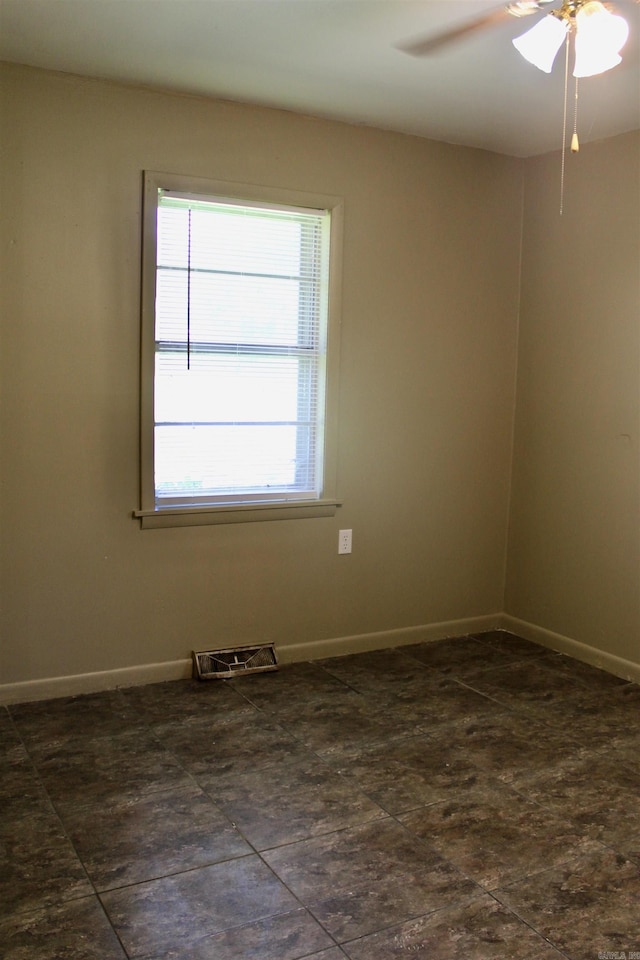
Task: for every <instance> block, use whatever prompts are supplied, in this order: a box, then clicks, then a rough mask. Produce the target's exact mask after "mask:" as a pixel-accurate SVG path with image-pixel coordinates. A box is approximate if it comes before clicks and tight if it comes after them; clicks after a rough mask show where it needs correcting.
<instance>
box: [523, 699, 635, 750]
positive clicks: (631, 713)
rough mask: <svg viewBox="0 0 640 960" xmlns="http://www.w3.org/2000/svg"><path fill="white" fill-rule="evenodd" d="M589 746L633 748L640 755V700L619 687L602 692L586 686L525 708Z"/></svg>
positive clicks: (528, 712)
mask: <svg viewBox="0 0 640 960" xmlns="http://www.w3.org/2000/svg"><path fill="white" fill-rule="evenodd" d="M521 712H526V714H527V715H529V716H531V717H532V718H534V719H535V720H537V721H540V722H542V723H546V724H548V725H549V726H550V727H553V728H555V729H556V730H565V731H566V732H567V734H568V735H569V736H570V737H571V738H572V739H573V740H575V741H576V743H578V744H580V745H581V746H585V747H591V748H593V747H622V746H625V745H629V746H630V747H633V749H634V751H635V752H636V754H637V755H640V724H639V723H638V716H639V712H640V701H638V702H634V699H633V697H631V696H629V697H625V696H624V694H623V692H622V691H621V690H619V689H618V688H616V689H614V690H611V691H609V692H607V693H606V694H604V695H603V694H602V692H595V691H593V690H589V689H588V688H586V687H585V689H584V690H583V691H582V692H581V693H579V694H577V695H576V696H573V697H571V698H570V699H568V700H561V701H558V702H556V703H535V702H534V703H529V704H527V706H526V708H525V710H524V711H521Z"/></svg>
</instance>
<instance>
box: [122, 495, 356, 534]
mask: <svg viewBox="0 0 640 960" xmlns="http://www.w3.org/2000/svg"><path fill="white" fill-rule="evenodd" d="M341 505H342V501H340V500H298V501H286V502H285V501H280V502H272V503H235V504H230V503H229V504H225V505H224V506H206V507H205V506H202V507H201V506H198V507H176V506H170V507H158V508H157V509H156V510H135V511H134V513H133V516H134V517H136V519H138V520H140V526H141V528H142V529H143V530H155V529H158V528H159V527H200V526H206V525H208V524H213V523H252V522H253V523H255V522H256V521H264V520H305V519H308V518H311V517H333V516H335V512H336V509H337V508H338V507H340V506H341Z"/></svg>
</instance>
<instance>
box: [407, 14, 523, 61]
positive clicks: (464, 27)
mask: <svg viewBox="0 0 640 960" xmlns="http://www.w3.org/2000/svg"><path fill="white" fill-rule="evenodd" d="M509 17H510V13H509V10H508V8H507V7H499V8H498V9H497V10H490V11H489V12H488V13H484V14H483V15H482V16H480V17H474V18H473V20H466V21H465V22H464V23H460V24H458V25H457V26H455V27H451V28H450V29H449V30H443V31H442V33H435V34H431V35H429V36H426V37H421V38H415V39H413V40H407V41H406V42H404V43H399V44H398V49H399V50H402V51H403V53H408V54H409V55H410V56H412V57H426V56H429V54H431V53H435V52H436V50H440V49H441V48H442V47H446V46H448V45H449V44H450V43H455V42H456V40H461V39H463V37H467V36H469V35H470V34H473V33H478V32H480V31H481V30H486V29H487V28H488V27H492V26H494V25H495V24H497V23H502V22H503V21H504V20H508V19H509Z"/></svg>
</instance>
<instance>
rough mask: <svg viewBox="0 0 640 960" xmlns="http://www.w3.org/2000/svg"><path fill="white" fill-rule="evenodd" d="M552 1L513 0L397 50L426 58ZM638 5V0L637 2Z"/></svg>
mask: <svg viewBox="0 0 640 960" xmlns="http://www.w3.org/2000/svg"><path fill="white" fill-rule="evenodd" d="M551 2H553V0H514V2H512V3H507V4H503V5H502V6H501V7H498V8H497V9H494V10H488V11H487V12H486V13H483V14H481V15H480V16H479V17H474V18H473V19H472V20H466V21H465V22H464V23H460V24H458V25H457V26H455V27H451V28H450V29H449V30H444V31H443V32H442V33H436V34H430V35H429V36H426V37H421V38H415V39H413V40H407V41H406V42H405V43H399V44H398V49H399V50H402V51H403V53H408V54H410V56H412V57H426V56H428V55H429V54H431V53H435V52H436V51H437V50H440V49H441V48H442V47H445V46H448V45H449V44H450V43H455V41H457V40H462V39H463V38H464V37H467V36H469V35H470V34H473V33H477V32H479V31H481V30H486V29H487V28H488V27H493V26H494V25H496V24H498V23H503V22H504V21H505V20H508V19H509V18H510V17H526V16H529V14H532V13H538V12H539V11H540V9H541V8H542V7H543V5H545V4H547V3H551ZM637 2H638V3H640V0H637Z"/></svg>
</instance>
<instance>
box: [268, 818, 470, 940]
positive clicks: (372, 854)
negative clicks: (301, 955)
mask: <svg viewBox="0 0 640 960" xmlns="http://www.w3.org/2000/svg"><path fill="white" fill-rule="evenodd" d="M263 856H264V858H265V860H266V861H267V863H268V864H269V865H270V866H271V867H272V869H273V870H274V871H275V872H276V873H277V875H278V876H279V877H280V878H281V879H282V880H283V882H284V883H285V884H286V885H287V886H288V887H289V889H290V890H292V891H293V893H294V894H295V895H296V896H297V897H298V898H299V899H300V900H301V901H302V902H303V903H304V904H305V906H307V907H308V908H309V909H310V910H311V912H312V913H313V915H314V916H315V917H316V918H317V919H318V920H319V921H320V923H321V924H322V925H323V927H325V929H326V930H327V931H328V932H329V933H330V934H331V935H332V936H333V937H335V938H336V940H338V941H340V942H343V941H346V940H350V939H353V938H355V937H358V936H363V935H365V934H367V933H370V932H373V931H375V930H377V929H379V928H380V926H381V925H385V926H387V925H390V924H393V923H398V922H402V921H403V920H407V919H409V918H411V917H416V916H420V915H422V914H425V913H427V912H429V911H432V910H437V909H438V908H440V907H444V906H448V905H450V904H453V903H456V902H463V901H466V900H468V899H470V898H471V897H472V896H474V895H476V894H477V891H478V888H477V886H476V885H475V884H474V883H472V882H471V881H470V880H469V879H467V878H466V877H464V876H463V875H462V874H461V873H460V872H459V871H457V870H456V869H455V867H453V866H452V865H451V864H449V863H447V862H446V861H445V860H443V859H442V858H441V857H440V856H439V855H438V854H437V853H435V851H433V850H432V849H430V848H429V847H428V846H426V845H425V844H423V843H421V842H420V841H417V840H416V838H415V837H414V836H412V835H411V834H410V833H409V831H407V830H405V829H404V827H402V826H401V825H400V824H399V823H397V822H396V821H395V820H390V819H388V820H379V821H375V822H373V823H370V824H364V825H362V826H358V827H353V828H350V829H348V830H342V831H339V832H336V833H332V834H328V835H326V836H323V837H317V838H314V839H312V840H303V841H301V842H299V843H294V844H290V845H289V846H286V847H279V848H278V849H276V850H270V851H268V852H267V853H265V854H263Z"/></svg>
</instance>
